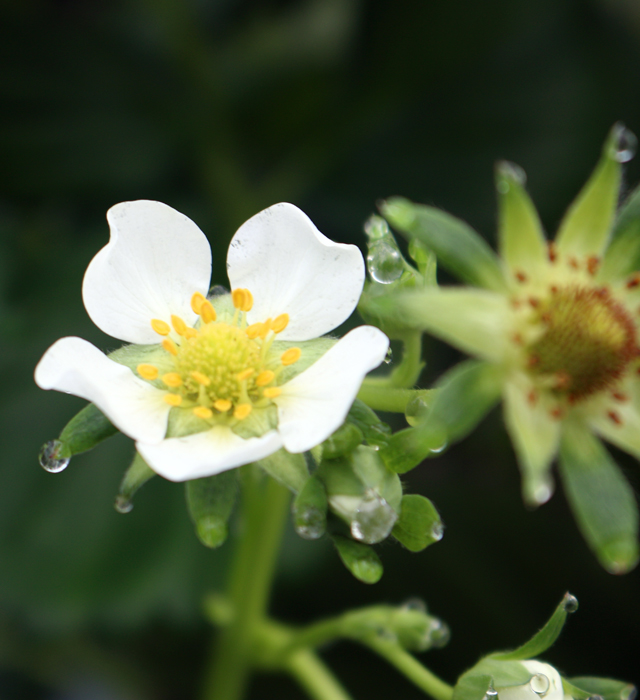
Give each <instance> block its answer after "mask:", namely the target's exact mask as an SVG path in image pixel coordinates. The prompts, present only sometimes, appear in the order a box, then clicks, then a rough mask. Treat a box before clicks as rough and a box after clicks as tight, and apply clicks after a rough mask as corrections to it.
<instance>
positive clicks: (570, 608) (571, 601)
mask: <svg viewBox="0 0 640 700" xmlns="http://www.w3.org/2000/svg"><path fill="white" fill-rule="evenodd" d="M562 607H563V608H564V609H565V611H566V612H568V613H574V612H575V611H576V610H577V609H578V599H577V598H576V597H575V596H574V595H571V593H565V594H564V598H563V599H562Z"/></svg>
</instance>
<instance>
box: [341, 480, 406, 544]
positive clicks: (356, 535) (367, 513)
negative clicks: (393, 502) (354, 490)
mask: <svg viewBox="0 0 640 700" xmlns="http://www.w3.org/2000/svg"><path fill="white" fill-rule="evenodd" d="M397 519H398V514H397V513H396V511H395V510H394V509H393V508H392V507H391V506H390V505H389V504H388V503H387V502H386V501H385V499H384V498H382V496H380V494H379V493H377V492H376V491H374V490H373V489H369V490H368V491H367V492H366V493H365V495H364V497H363V498H362V499H361V501H360V504H359V506H358V509H357V510H356V514H355V516H354V518H353V520H352V521H351V536H352V537H353V539H354V540H359V541H360V542H364V543H365V544H375V543H376V542H381V541H382V540H384V539H385V538H386V537H388V536H389V534H390V533H391V530H392V529H393V526H394V525H395V523H396V520H397Z"/></svg>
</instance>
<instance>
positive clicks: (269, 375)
mask: <svg viewBox="0 0 640 700" xmlns="http://www.w3.org/2000/svg"><path fill="white" fill-rule="evenodd" d="M275 376H276V375H275V372H272V371H271V370H270V369H265V370H263V371H262V372H260V374H259V375H258V376H257V377H256V386H267V384H271V382H272V381H273V378H274V377H275Z"/></svg>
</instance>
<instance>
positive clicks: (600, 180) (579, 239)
mask: <svg viewBox="0 0 640 700" xmlns="http://www.w3.org/2000/svg"><path fill="white" fill-rule="evenodd" d="M622 129H624V127H622V125H620V124H616V125H615V126H614V127H613V129H612V130H611V131H610V132H609V136H608V138H607V140H606V141H605V144H604V148H603V150H602V157H601V158H600V161H599V162H598V165H597V166H596V169H595V170H594V171H593V174H592V175H591V177H590V178H589V180H588V181H587V184H586V185H585V186H584V187H583V189H582V191H581V192H580V194H579V195H578V196H577V198H576V199H575V200H574V202H573V203H572V204H571V206H570V207H569V209H568V211H567V213H566V214H565V217H564V219H563V220H562V223H561V224H560V230H559V231H558V236H557V238H556V244H557V249H558V252H559V253H561V254H566V255H576V256H580V257H582V256H590V255H596V256H600V255H602V253H603V252H604V250H605V249H606V247H607V244H608V242H609V234H610V232H611V227H612V225H613V219H614V216H615V212H616V206H617V204H618V196H619V193H620V176H621V166H620V161H619V160H618V158H617V151H618V144H619V141H620V138H621V136H622V131H621V130H622Z"/></svg>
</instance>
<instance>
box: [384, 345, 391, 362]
mask: <svg viewBox="0 0 640 700" xmlns="http://www.w3.org/2000/svg"><path fill="white" fill-rule="evenodd" d="M383 362H384V363H385V365H390V364H391V363H392V362H393V350H392V349H391V348H389V349H388V350H387V354H386V355H385V356H384V360H383Z"/></svg>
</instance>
